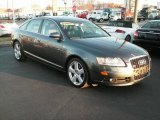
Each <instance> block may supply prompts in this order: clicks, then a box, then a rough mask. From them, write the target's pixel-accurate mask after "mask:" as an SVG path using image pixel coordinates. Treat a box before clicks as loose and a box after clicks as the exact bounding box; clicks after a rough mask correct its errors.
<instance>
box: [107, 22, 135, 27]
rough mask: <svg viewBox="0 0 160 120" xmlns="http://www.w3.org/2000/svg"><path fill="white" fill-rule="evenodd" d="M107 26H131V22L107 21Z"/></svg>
mask: <svg viewBox="0 0 160 120" xmlns="http://www.w3.org/2000/svg"><path fill="white" fill-rule="evenodd" d="M107 26H115V27H126V28H132V22H123V21H112V22H109V23H108V24H107Z"/></svg>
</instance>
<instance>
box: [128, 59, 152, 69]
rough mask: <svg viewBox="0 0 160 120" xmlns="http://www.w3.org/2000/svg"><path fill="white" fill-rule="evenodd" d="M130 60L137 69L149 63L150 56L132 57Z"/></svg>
mask: <svg viewBox="0 0 160 120" xmlns="http://www.w3.org/2000/svg"><path fill="white" fill-rule="evenodd" d="M130 62H131V65H132V67H133V69H137V68H140V67H144V66H147V65H149V58H148V56H143V57H139V58H134V59H131V60H130Z"/></svg>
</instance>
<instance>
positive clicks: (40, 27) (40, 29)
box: [38, 19, 44, 34]
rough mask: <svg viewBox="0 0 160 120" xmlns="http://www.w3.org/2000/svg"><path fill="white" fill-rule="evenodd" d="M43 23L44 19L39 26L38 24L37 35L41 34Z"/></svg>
mask: <svg viewBox="0 0 160 120" xmlns="http://www.w3.org/2000/svg"><path fill="white" fill-rule="evenodd" d="M43 23H44V19H42V21H41V24H40V26H39V30H38V33H39V34H41V31H42V27H43Z"/></svg>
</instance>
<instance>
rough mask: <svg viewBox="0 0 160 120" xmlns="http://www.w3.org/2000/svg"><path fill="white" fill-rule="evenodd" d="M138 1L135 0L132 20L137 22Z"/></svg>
mask: <svg viewBox="0 0 160 120" xmlns="http://www.w3.org/2000/svg"><path fill="white" fill-rule="evenodd" d="M138 3H139V0H135V8H134V22H135V23H137V15H138Z"/></svg>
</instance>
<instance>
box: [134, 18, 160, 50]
mask: <svg viewBox="0 0 160 120" xmlns="http://www.w3.org/2000/svg"><path fill="white" fill-rule="evenodd" d="M134 39H135V40H134V41H133V43H134V44H137V45H139V46H142V47H144V48H146V49H148V50H149V49H160V20H152V21H149V22H147V23H146V24H145V25H144V26H142V27H141V29H138V30H137V31H136V32H135V33H134Z"/></svg>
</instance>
